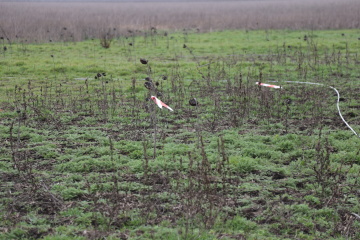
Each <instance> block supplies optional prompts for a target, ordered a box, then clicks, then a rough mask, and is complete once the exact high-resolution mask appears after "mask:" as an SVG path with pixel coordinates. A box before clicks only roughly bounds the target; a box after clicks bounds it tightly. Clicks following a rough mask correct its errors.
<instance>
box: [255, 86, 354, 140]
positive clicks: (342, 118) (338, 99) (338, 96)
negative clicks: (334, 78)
mask: <svg viewBox="0 0 360 240" xmlns="http://www.w3.org/2000/svg"><path fill="white" fill-rule="evenodd" d="M271 82H278V81H271ZM284 82H286V83H300V84H311V85H319V86H326V85H324V84H322V83H313V82H299V81H284ZM256 84H257V85H260V86H266V87H273V86H275V85H269V84H264V83H259V82H256ZM327 87H329V88H331V89H333V90H334V91H335V92H336V94H337V102H336V107H337V109H338V112H339V116H340V117H341V120H342V121H343V122H344V123H345V124H346V126H347V127H348V128H349V129H350V130H351V131H352V132H353V133H354V134H355V135H356V136H357V137H359V138H360V136H359V134H358V133H356V132H355V130H354V129H353V128H352V127H351V126H350V125H349V124H348V123H347V122H346V121H345V119H344V117H343V115H342V114H341V111H340V106H339V102H340V93H339V91H338V90H337V89H336V88H334V87H332V86H327ZM273 88H274V87H273ZM276 88H280V89H282V87H280V86H276Z"/></svg>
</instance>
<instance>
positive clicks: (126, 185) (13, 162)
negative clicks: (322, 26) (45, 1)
mask: <svg viewBox="0 0 360 240" xmlns="http://www.w3.org/2000/svg"><path fill="white" fill-rule="evenodd" d="M1 4H2V3H1ZM354 21H355V20H354ZM349 28H350V27H349ZM3 29H5V28H3ZM117 29H118V28H117ZM70 30H71V29H69V27H65V28H64V27H62V28H61V29H60V30H59V31H58V32H56V36H58V38H55V37H52V39H55V40H52V39H51V40H52V41H49V40H45V41H44V39H48V38H47V37H44V38H41V39H39V40H38V41H35V39H33V40H31V41H30V38H29V40H28V41H26V39H25V38H20V37H19V36H18V38H16V37H14V38H10V37H9V36H11V34H10V33H9V31H7V30H6V32H7V33H8V34H7V36H8V37H9V39H6V37H3V39H2V42H1V43H2V49H1V55H0V109H1V110H0V142H1V148H0V181H1V186H0V189H1V190H0V194H1V197H0V233H1V234H0V238H1V239H359V238H360V235H359V232H360V231H359V230H360V217H359V215H360V204H359V200H360V189H359V177H360V176H359V174H360V166H359V165H360V153H359V149H360V148H359V146H360V144H359V143H360V139H359V136H358V133H359V132H360V110H359V109H360V102H359V101H360V95H359V92H360V70H359V64H360V56H359V54H360V40H359V38H360V31H359V30H358V29H339V30H311V29H310V30H308V29H307V30H304V29H302V30H280V29H278V30H275V29H258V30H252V29H243V30H225V29H222V30H218V31H213V32H208V31H205V32H202V31H201V30H200V31H199V30H198V29H197V28H196V27H194V28H186V29H182V28H181V30H177V31H175V30H170V29H161V28H158V27H156V26H149V27H144V29H141V30H139V29H137V28H133V29H131V28H129V29H128V30H126V31H124V32H122V33H118V34H113V32H106V33H105V35H104V34H100V35H98V36H95V35H94V36H92V37H90V38H89V39H87V40H84V39H83V40H82V41H75V40H74V39H71V38H70V35H71V31H72V30H71V31H70ZM4 31H5V30H4ZM112 31H114V30H112ZM61 34H62V36H61ZM54 35H55V34H54ZM64 36H67V37H69V38H66V39H65V37H64ZM140 59H145V60H147V63H146V64H143V63H145V62H144V61H143V63H141V61H140ZM256 82H263V83H270V84H276V85H279V86H282V88H281V89H273V88H266V87H261V86H258V85H256V84H255V83H256ZM299 82H307V83H309V82H310V83H317V84H322V85H314V84H304V83H299ZM330 86H332V87H335V88H336V89H337V90H339V92H340V95H341V97H340V99H339V107H340V110H341V113H342V115H343V117H344V119H345V120H346V121H347V122H348V124H349V126H351V127H352V130H353V131H351V129H349V128H348V127H347V126H346V125H345V123H344V122H343V121H342V120H341V117H340V116H339V113H338V109H337V107H336V102H337V100H338V98H337V94H336V92H335V91H334V90H333V89H332V88H330ZM151 96H158V98H159V99H161V100H162V101H163V102H165V103H166V104H168V105H169V106H170V107H171V108H173V109H174V111H173V112H171V111H169V110H167V109H165V108H163V109H160V108H158V107H157V106H156V105H155V103H154V102H153V101H152V100H151V99H149V98H150V97H151ZM193 98H196V101H197V104H196V105H195V106H191V105H190V104H189V100H191V99H193Z"/></svg>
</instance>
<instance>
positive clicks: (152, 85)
mask: <svg viewBox="0 0 360 240" xmlns="http://www.w3.org/2000/svg"><path fill="white" fill-rule="evenodd" d="M144 86H145V87H146V88H147V89H150V90H151V89H153V88H154V84H153V83H152V82H145V83H144Z"/></svg>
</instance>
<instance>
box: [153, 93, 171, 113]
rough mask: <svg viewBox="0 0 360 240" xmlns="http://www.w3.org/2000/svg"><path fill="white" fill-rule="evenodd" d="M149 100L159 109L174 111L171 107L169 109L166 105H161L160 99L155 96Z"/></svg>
mask: <svg viewBox="0 0 360 240" xmlns="http://www.w3.org/2000/svg"><path fill="white" fill-rule="evenodd" d="M151 99H152V100H153V101H154V102H155V103H156V104H157V105H158V107H159V108H162V107H166V108H167V109H169V110H170V111H174V110H173V109H172V108H171V107H169V106H168V105H166V104H165V103H163V102H162V101H161V100H160V99H158V98H157V97H155V96H151Z"/></svg>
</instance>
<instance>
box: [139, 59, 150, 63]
mask: <svg viewBox="0 0 360 240" xmlns="http://www.w3.org/2000/svg"><path fill="white" fill-rule="evenodd" d="M140 62H141V63H142V64H147V63H148V60H146V59H145V58H140Z"/></svg>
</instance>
